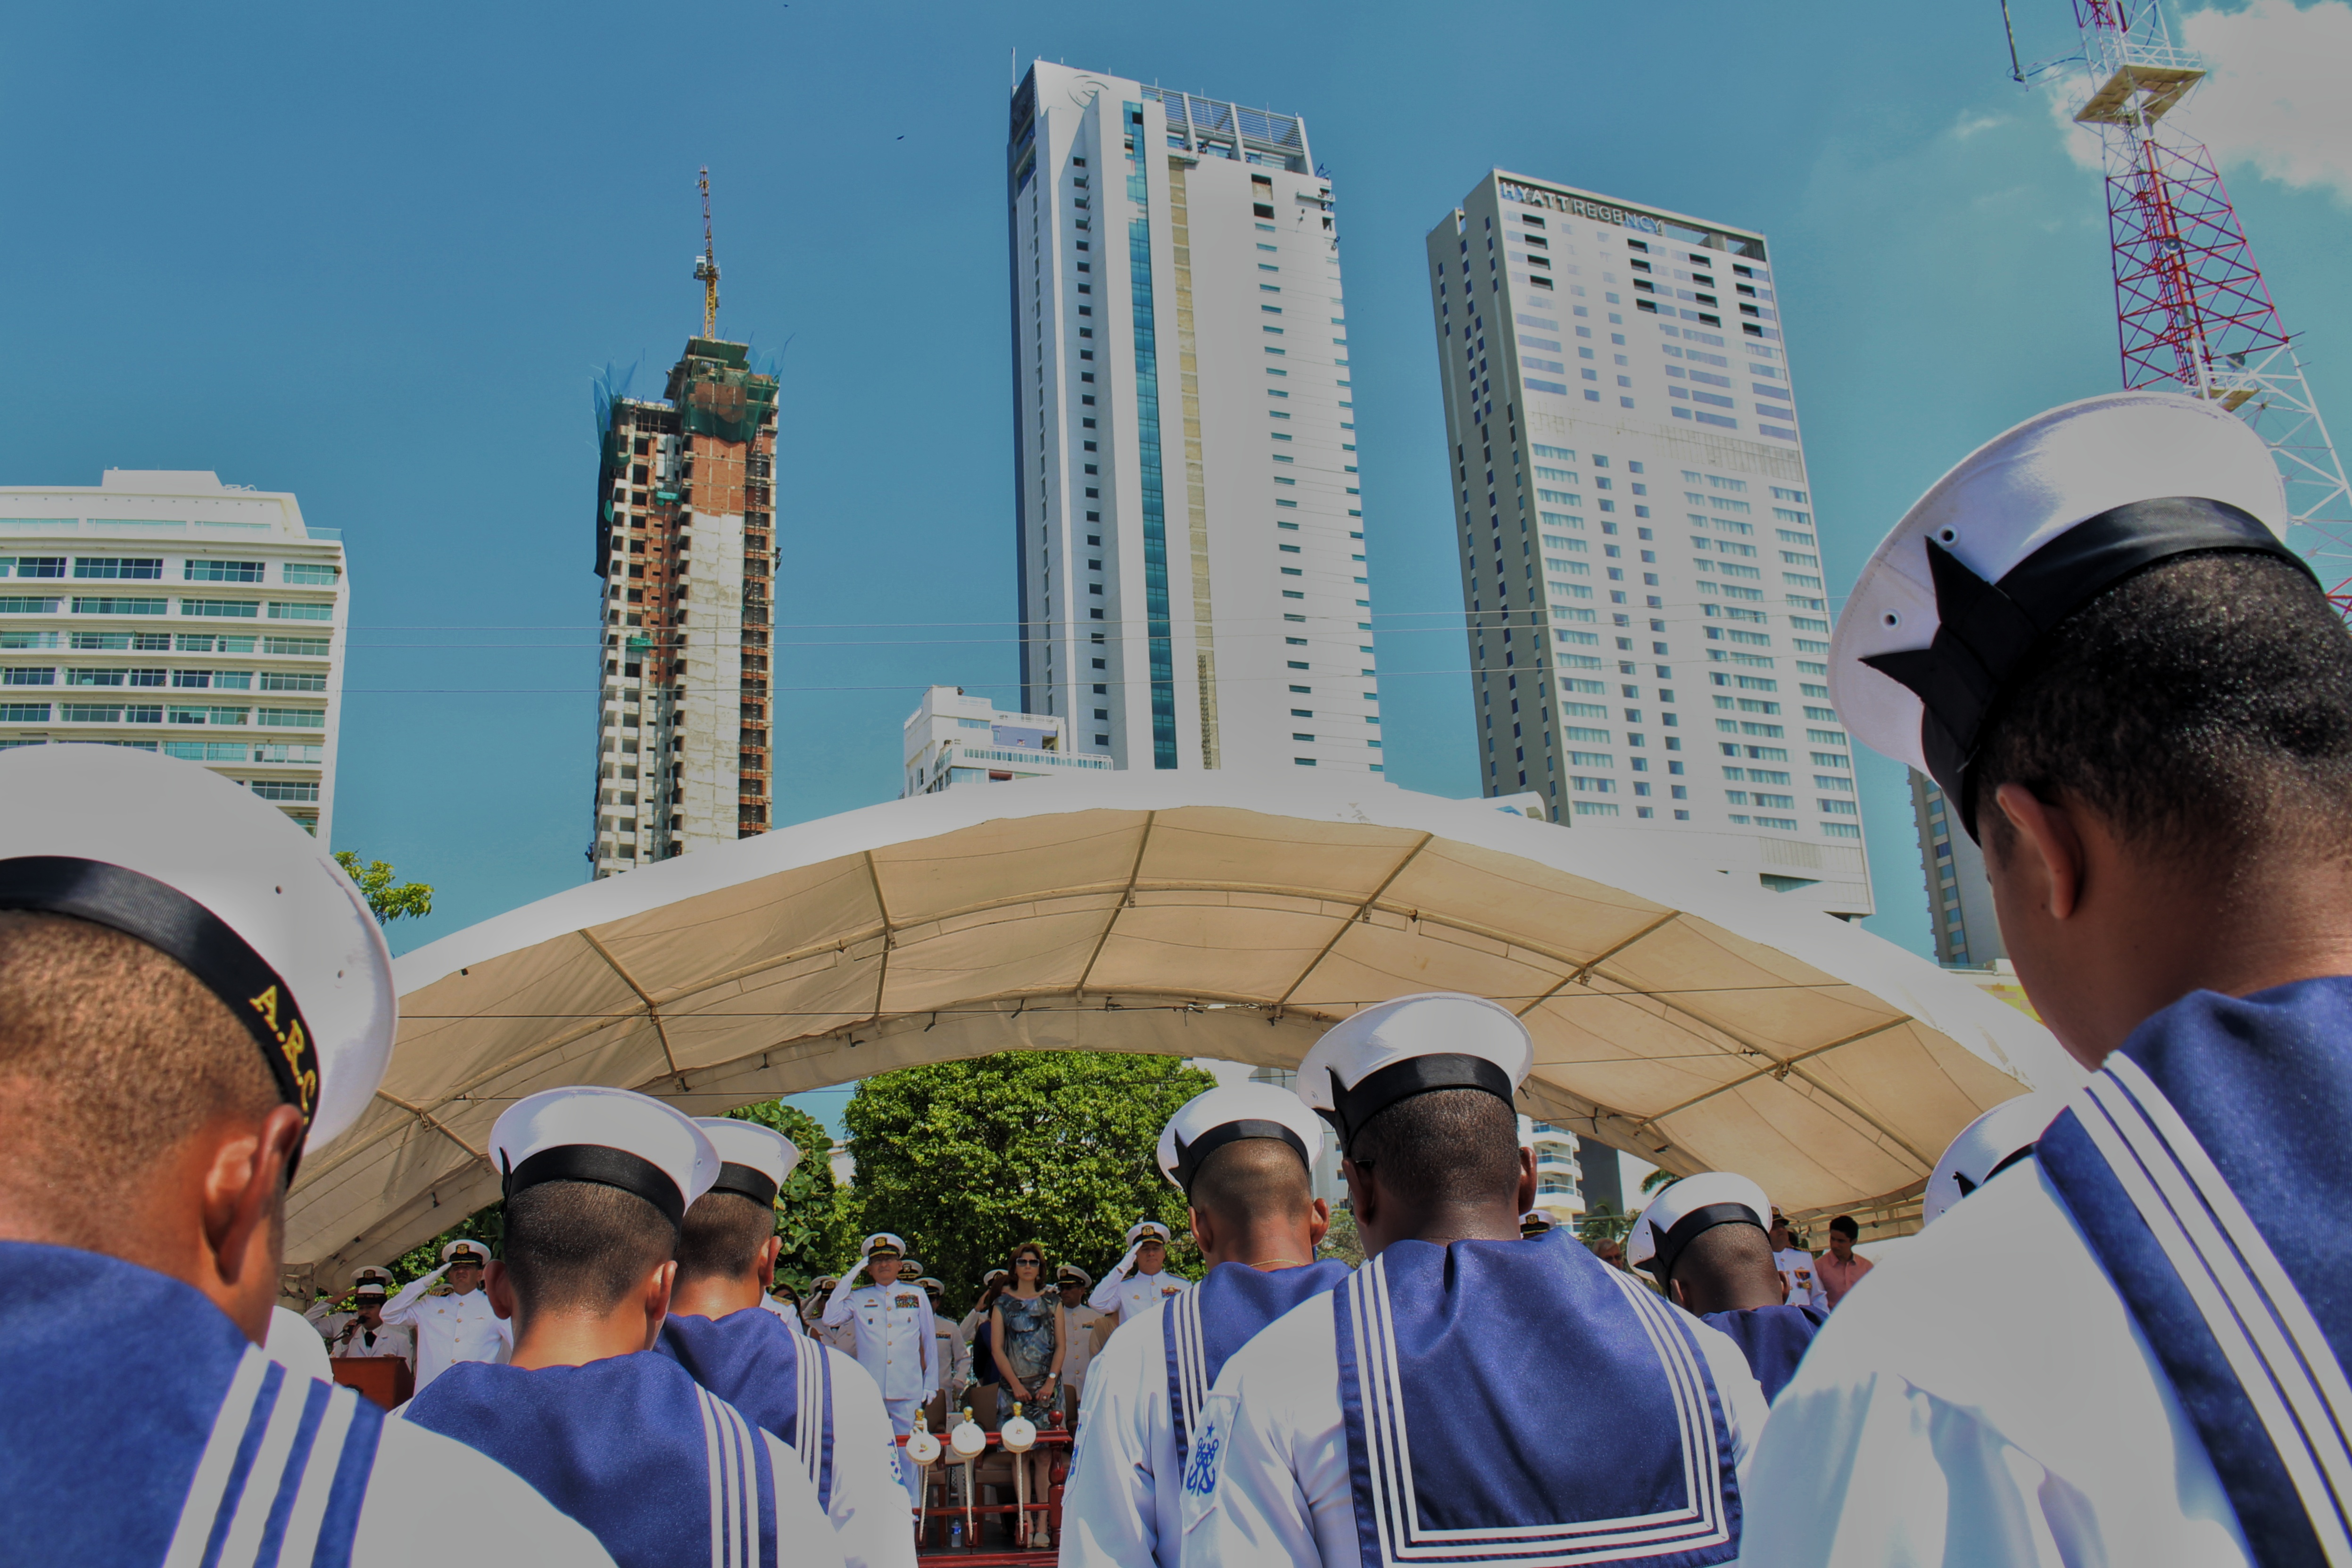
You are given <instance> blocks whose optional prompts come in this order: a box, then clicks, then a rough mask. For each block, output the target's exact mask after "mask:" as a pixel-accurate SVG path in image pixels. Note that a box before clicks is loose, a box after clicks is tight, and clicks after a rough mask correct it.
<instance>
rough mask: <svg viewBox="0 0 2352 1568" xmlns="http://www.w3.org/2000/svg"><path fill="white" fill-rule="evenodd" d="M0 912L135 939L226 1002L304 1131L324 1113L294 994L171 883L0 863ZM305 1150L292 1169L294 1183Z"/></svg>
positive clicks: (84, 868) (98, 867)
mask: <svg viewBox="0 0 2352 1568" xmlns="http://www.w3.org/2000/svg"><path fill="white" fill-rule="evenodd" d="M0 910H30V911H34V912H37V913H42V914H57V915H70V916H72V917H73V918H75V919H76V920H85V921H89V922H90V923H91V924H93V925H102V926H106V927H108V928H109V929H110V930H113V931H121V932H122V934H123V935H125V936H130V937H136V938H138V939H139V940H140V941H141V942H145V943H146V944H147V945H148V946H150V947H152V948H153V949H155V950H156V951H157V952H161V953H163V955H164V956H165V957H167V958H170V959H172V960H173V962H175V963H178V964H179V965H180V967H181V968H183V969H184V970H186V971H187V972H188V973H191V974H193V975H194V976H195V977H196V979H197V980H199V981H200V982H202V983H203V984H204V987H205V990H207V991H210V992H211V993H212V994H214V995H215V996H217V997H219V998H220V999H221V1002H222V1003H223V1004H224V1005H226V1007H227V1008H228V1010H229V1011H230V1012H231V1013H234V1014H235V1015H236V1017H237V1020H238V1021H239V1022H240V1023H242V1024H243V1025H244V1026H245V1027H246V1032H247V1034H250V1035H251V1036H252V1037H253V1040H254V1043H255V1044H256V1045H257V1046H259V1047H261V1055H262V1059H263V1060H265V1061H267V1062H268V1064H269V1076H270V1077H271V1078H272V1079H276V1080H277V1083H278V1095H279V1097H280V1098H281V1099H283V1100H285V1101H286V1103H287V1104H289V1105H290V1106H292V1107H294V1109H296V1110H299V1111H300V1112H301V1113H302V1126H303V1130H304V1131H306V1132H307V1131H309V1129H310V1119H311V1118H312V1117H313V1116H314V1115H316V1114H317V1112H318V1109H319V1053H318V1047H317V1045H316V1043H315V1042H314V1041H313V1040H312V1038H311V1036H310V1025H309V1024H308V1023H307V1022H306V1021H305V1020H304V1019H303V1016H302V1009H301V1007H300V1005H299V1004H297V1003H296V1001H295V1000H294V988H293V987H292V986H290V985H289V984H286V981H285V978H284V977H283V976H282V975H280V974H279V973H278V971H277V970H275V969H274V968H272V967H270V964H269V962H268V960H267V959H265V958H263V957H262V956H261V954H260V953H258V952H255V951H254V949H253V946H252V944H251V943H250V942H247V941H246V940H245V938H243V937H241V936H239V935H237V933H236V930H235V929H234V928H232V927H231V926H230V925H229V924H228V922H227V921H224V920H222V919H221V918H220V917H219V916H218V915H215V913H213V912H212V910H208V909H206V908H205V907H204V905H202V904H200V903H198V902H196V900H194V899H192V898H190V897H188V895H187V894H185V893H184V892H182V891H180V890H179V889H177V888H174V887H173V886H171V885H170V884H169V883H165V882H159V881H157V880H156V879H154V878H152V877H149V876H146V875H144V874H142V873H141V872H138V871H133V870H131V869H130V868H128V867H123V866H115V865H110V864H109V863H108V862H106V861H103V860H85V859H81V858H77V857H73V856H68V855H23V856H18V857H16V858H13V859H7V860H0ZM301 1158H302V1149H301V1145H300V1144H299V1143H298V1144H296V1145H295V1149H294V1152H293V1153H292V1154H291V1155H290V1156H289V1158H288V1160H287V1162H286V1174H287V1178H288V1179H289V1181H290V1180H292V1178H293V1174H294V1168H295V1167H296V1165H298V1164H299V1163H300V1162H301Z"/></svg>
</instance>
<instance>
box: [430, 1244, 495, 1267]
mask: <svg viewBox="0 0 2352 1568" xmlns="http://www.w3.org/2000/svg"><path fill="white" fill-rule="evenodd" d="M461 1258H472V1259H473V1260H474V1261H475V1262H477V1263H488V1261H489V1260H490V1249H489V1247H488V1244H486V1243H483V1242H479V1241H453V1242H451V1243H450V1244H449V1245H448V1246H446V1247H443V1248H442V1249H441V1261H442V1262H444V1263H456V1262H457V1261H458V1260H459V1259H461Z"/></svg>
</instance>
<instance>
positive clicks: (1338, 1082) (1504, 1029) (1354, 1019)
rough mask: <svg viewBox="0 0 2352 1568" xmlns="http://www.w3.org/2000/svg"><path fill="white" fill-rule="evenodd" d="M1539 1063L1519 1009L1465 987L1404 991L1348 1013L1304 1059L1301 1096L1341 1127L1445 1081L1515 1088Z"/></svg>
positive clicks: (1354, 1127)
mask: <svg viewBox="0 0 2352 1568" xmlns="http://www.w3.org/2000/svg"><path fill="white" fill-rule="evenodd" d="M1534 1065H1535V1042H1534V1041H1533V1040H1532V1039H1530V1038H1529V1037H1528V1026H1526V1025H1525V1024H1522V1023H1520V1022H1519V1020H1518V1019H1517V1016H1514V1015H1513V1014H1512V1012H1511V1010H1510V1009H1509V1008H1507V1007H1504V1006H1499V1005H1496V1004H1495V1003H1493V1002H1489V1001H1487V1000H1486V998H1485V997H1484V996H1471V995H1466V994H1464V993H1462V992H1459V991H1424V992H1421V993H1419V994H1415V995H1412V996H1399V997H1396V998H1395V999H1393V1000H1391V1001H1388V1002H1382V1003H1380V1004H1378V1005H1375V1006H1370V1007H1367V1008H1365V1009H1364V1010H1363V1011H1362V1012H1360V1013H1357V1014H1355V1015H1353V1016H1349V1017H1347V1018H1343V1019H1341V1020H1340V1021H1339V1023H1337V1024H1334V1025H1332V1026H1331V1027H1330V1028H1328V1029H1327V1030H1325V1031H1324V1032H1323V1037H1322V1038H1321V1039H1319V1040H1318V1041H1316V1042H1315V1044H1314V1045H1313V1046H1312V1047H1308V1049H1307V1055H1306V1056H1305V1057H1304V1058H1301V1060H1300V1061H1299V1064H1298V1098H1299V1099H1301V1100H1305V1101H1306V1102H1307V1105H1308V1106H1309V1107H1311V1108H1312V1109H1313V1110H1315V1111H1316V1112H1317V1113H1318V1114H1319V1115H1320V1116H1321V1117H1322V1118H1323V1120H1325V1121H1328V1122H1329V1123H1330V1124H1331V1126H1332V1127H1333V1129H1334V1130H1335V1131H1338V1133H1339V1148H1340V1150H1341V1152H1347V1150H1348V1149H1349V1147H1350V1146H1351V1145H1352V1144H1353V1143H1354V1142H1355V1141H1356V1134H1357V1133H1359V1132H1360V1131H1363V1128H1364V1123H1366V1122H1367V1121H1370V1120H1371V1119H1372V1118H1373V1117H1375V1116H1378V1115H1379V1114H1380V1113H1381V1111H1383V1110H1387V1109H1388V1108H1389V1107H1390V1106H1391V1105H1394V1104H1396V1103H1397V1102H1398V1101H1399V1100H1408V1099H1411V1098H1412V1096H1414V1095H1416V1094H1425V1093H1427V1092H1429V1091H1430V1090H1432V1089H1485V1090H1486V1092H1487V1093H1489V1094H1492V1095H1496V1096H1499V1097H1500V1098H1501V1100H1503V1102H1504V1103H1505V1104H1507V1105H1509V1104H1514V1103H1515V1102H1514V1101H1513V1100H1512V1096H1513V1095H1514V1094H1515V1093H1516V1092H1517V1089H1518V1087H1519V1085H1520V1084H1522V1083H1524V1082H1525V1081H1526V1080H1527V1076H1528V1069H1529V1068H1532V1067H1533V1066H1534Z"/></svg>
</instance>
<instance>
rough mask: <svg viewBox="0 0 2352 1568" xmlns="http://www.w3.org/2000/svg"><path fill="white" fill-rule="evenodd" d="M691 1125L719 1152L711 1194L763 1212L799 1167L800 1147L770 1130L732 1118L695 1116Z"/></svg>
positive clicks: (752, 1122)
mask: <svg viewBox="0 0 2352 1568" xmlns="http://www.w3.org/2000/svg"><path fill="white" fill-rule="evenodd" d="M694 1124H695V1125H696V1126H697V1127H699V1128H701V1129H702V1135H703V1136H704V1137H706V1138H708V1139H709V1140H710V1145H711V1147H712V1148H714V1149H716V1150H718V1151H719V1179H718V1180H717V1181H715V1182H713V1183H712V1184H710V1190H711V1191H712V1192H714V1193H735V1194H740V1195H741V1196H743V1197H747V1198H749V1199H751V1201H752V1202H753V1203H755V1204H758V1205H760V1206H761V1208H766V1207H768V1206H769V1205H771V1204H773V1203H774V1202H775V1201H776V1194H777V1193H778V1192H780V1191H782V1188H783V1184H784V1183H785V1181H786V1179H787V1178H789V1177H790V1176H791V1175H792V1173H793V1167H794V1166H796V1165H798V1164H799V1163H801V1151H800V1145H799V1144H797V1143H795V1142H793V1141H792V1140H791V1139H789V1138H787V1137H785V1136H784V1135H783V1134H782V1133H781V1132H779V1131H776V1130H775V1129H774V1128H772V1127H768V1126H764V1125H762V1124H761V1123H760V1122H757V1121H743V1120H742V1119H741V1118H740V1117H735V1116H698V1117H696V1118H695V1119H694Z"/></svg>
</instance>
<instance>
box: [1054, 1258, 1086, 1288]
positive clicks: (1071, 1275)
mask: <svg viewBox="0 0 2352 1568" xmlns="http://www.w3.org/2000/svg"><path fill="white" fill-rule="evenodd" d="M1065 1279H1076V1281H1077V1282H1078V1283H1079V1284H1080V1285H1091V1284H1093V1283H1094V1282H1095V1277H1094V1276H1093V1275H1091V1274H1089V1273H1087V1271H1086V1270H1085V1269H1083V1268H1079V1267H1078V1266H1077V1265H1076V1264H1075V1263H1065V1264H1062V1265H1061V1266H1059V1267H1058V1268H1055V1270H1054V1283H1055V1284H1056V1285H1058V1284H1060V1283H1061V1282H1062V1281H1063V1280H1065Z"/></svg>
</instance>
